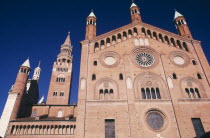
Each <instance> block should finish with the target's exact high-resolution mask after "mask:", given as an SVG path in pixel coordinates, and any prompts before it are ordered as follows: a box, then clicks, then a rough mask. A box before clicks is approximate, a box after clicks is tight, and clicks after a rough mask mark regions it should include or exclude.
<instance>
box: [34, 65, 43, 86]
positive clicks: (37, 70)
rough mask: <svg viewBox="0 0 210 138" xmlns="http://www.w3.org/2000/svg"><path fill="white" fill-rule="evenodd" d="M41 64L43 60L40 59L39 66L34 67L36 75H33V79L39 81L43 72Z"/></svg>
mask: <svg viewBox="0 0 210 138" xmlns="http://www.w3.org/2000/svg"><path fill="white" fill-rule="evenodd" d="M40 64H41V61H39V64H38V67H36V68H35V69H34V75H33V77H32V80H37V83H38V82H39V79H40V74H41V71H42V70H41V68H40Z"/></svg>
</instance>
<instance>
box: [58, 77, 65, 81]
mask: <svg viewBox="0 0 210 138" xmlns="http://www.w3.org/2000/svg"><path fill="white" fill-rule="evenodd" d="M56 82H65V78H59V77H58V78H57V79H56Z"/></svg>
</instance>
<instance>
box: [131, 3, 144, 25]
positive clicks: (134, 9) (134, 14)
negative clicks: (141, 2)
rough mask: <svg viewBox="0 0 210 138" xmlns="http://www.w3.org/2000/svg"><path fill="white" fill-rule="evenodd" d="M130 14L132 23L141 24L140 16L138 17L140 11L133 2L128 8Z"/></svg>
mask: <svg viewBox="0 0 210 138" xmlns="http://www.w3.org/2000/svg"><path fill="white" fill-rule="evenodd" d="M130 12H131V21H132V23H136V22H141V21H142V20H141V15H140V9H139V7H138V6H137V5H136V4H135V3H134V0H132V4H131V7H130Z"/></svg>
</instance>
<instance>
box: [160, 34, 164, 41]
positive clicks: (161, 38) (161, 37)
mask: <svg viewBox="0 0 210 138" xmlns="http://www.w3.org/2000/svg"><path fill="white" fill-rule="evenodd" d="M159 39H160V40H161V42H164V40H163V36H162V34H159Z"/></svg>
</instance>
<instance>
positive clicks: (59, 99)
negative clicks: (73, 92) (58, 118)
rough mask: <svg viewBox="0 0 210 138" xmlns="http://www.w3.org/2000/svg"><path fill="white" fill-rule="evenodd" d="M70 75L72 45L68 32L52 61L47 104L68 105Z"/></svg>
mask: <svg viewBox="0 0 210 138" xmlns="http://www.w3.org/2000/svg"><path fill="white" fill-rule="evenodd" d="M71 77H72V45H71V40H70V33H68V36H67V38H66V40H65V42H64V44H63V45H62V46H61V50H60V54H59V55H58V57H57V61H56V62H54V65H53V70H52V76H51V81H50V86H49V91H48V97H47V104H48V105H68V104H69V98H70V85H71Z"/></svg>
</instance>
